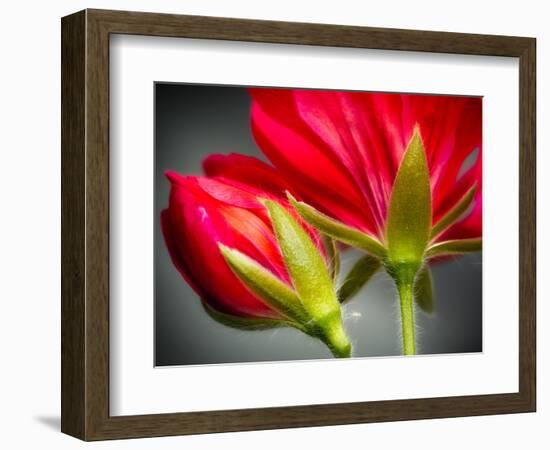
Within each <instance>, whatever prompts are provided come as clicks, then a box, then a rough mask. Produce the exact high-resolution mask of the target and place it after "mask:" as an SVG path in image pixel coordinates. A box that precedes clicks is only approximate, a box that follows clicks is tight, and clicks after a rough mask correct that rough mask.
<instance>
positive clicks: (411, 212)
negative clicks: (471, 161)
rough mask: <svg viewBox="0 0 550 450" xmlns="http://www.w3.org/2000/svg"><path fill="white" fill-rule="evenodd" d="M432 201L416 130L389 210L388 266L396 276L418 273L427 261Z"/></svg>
mask: <svg viewBox="0 0 550 450" xmlns="http://www.w3.org/2000/svg"><path fill="white" fill-rule="evenodd" d="M431 201H432V195H431V190H430V174H429V170H428V163H427V161H426V153H425V151H424V145H423V144H422V138H421V137H420V132H419V130H418V127H415V129H414V133H413V137H412V138H411V140H410V142H409V145H408V146H407V150H406V151H405V154H404V155H403V159H402V160H401V164H400V166H399V170H398V171H397V176H396V177H395V181H394V184H393V188H392V193H391V198H390V203H389V208H388V219H387V224H386V240H387V247H388V263H389V264H388V265H389V266H391V268H392V270H393V271H394V274H395V275H397V273H396V272H399V271H401V270H407V272H409V274H415V273H416V271H417V270H418V269H419V268H420V266H421V264H422V262H423V261H424V252H425V251H426V247H427V245H428V242H429V240H430V231H431V225H432V224H431V220H432V204H431ZM408 276H410V275H408Z"/></svg>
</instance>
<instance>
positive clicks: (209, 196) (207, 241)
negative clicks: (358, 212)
mask: <svg viewBox="0 0 550 450" xmlns="http://www.w3.org/2000/svg"><path fill="white" fill-rule="evenodd" d="M228 160H229V161H231V164H230V165H229V166H230V167H232V168H233V169H232V173H233V175H235V174H236V173H237V174H238V176H237V179H238V180H237V181H235V180H231V179H229V178H224V177H223V176H221V175H219V174H217V173H216V172H217V171H219V169H220V167H227V166H228V165H227V161H228ZM204 166H205V171H206V173H207V174H209V175H211V176H207V177H203V176H201V177H195V176H182V175H179V174H177V173H175V172H167V174H166V175H167V177H168V179H169V180H170V183H171V192H170V200H169V207H168V208H167V209H165V210H164V211H163V212H162V214H161V226H162V232H163V235H164V238H165V241H166V245H167V247H168V250H169V253H170V256H171V258H172V261H173V263H174V265H175V266H176V268H177V269H178V270H179V272H180V273H181V275H182V276H183V277H184V279H185V280H186V281H187V282H188V283H189V284H190V286H191V287H192V288H193V289H194V290H195V292H196V293H197V294H198V295H199V296H200V298H201V300H202V302H203V305H204V306H205V309H206V310H207V312H208V313H209V314H210V315H211V316H212V317H213V318H215V319H216V320H218V321H220V322H222V323H224V324H226V325H230V326H233V327H238V328H248V329H258V328H267V327H275V326H285V325H286V326H292V327H294V328H297V329H299V330H301V331H303V332H305V333H307V334H309V335H311V336H313V337H316V338H319V339H321V340H322V341H323V342H325V343H326V344H327V345H328V346H329V348H330V349H331V350H332V352H333V353H334V354H335V355H336V356H349V355H350V350H351V346H350V343H349V341H348V339H347V337H346V335H345V332H344V330H343V324H342V318H341V311H340V306H339V303H338V301H337V299H336V293H335V290H334V285H333V282H332V278H331V276H330V273H329V272H330V270H329V266H328V263H327V261H326V260H325V256H324V255H325V250H324V248H323V246H322V245H323V244H322V243H321V239H320V238H319V235H318V233H317V232H316V231H314V230H313V229H311V227H308V226H306V225H301V224H300V222H301V220H299V219H298V216H297V215H296V214H295V213H294V212H293V211H292V209H291V208H290V207H289V205H288V202H287V200H286V197H285V194H284V193H285V189H286V185H285V184H284V182H283V180H282V179H281V177H280V176H279V175H278V173H277V172H276V171H275V169H273V168H272V167H270V166H268V165H267V164H265V163H263V162H261V161H259V160H256V159H254V158H248V157H245V156H239V155H232V156H229V157H224V156H221V155H213V156H211V157H209V158H208V159H207V160H206V161H205V163H204ZM235 171H236V172H235ZM304 227H305V228H304ZM290 247H292V251H290ZM296 258H301V264H304V263H305V264H306V265H307V267H305V268H304V267H300V261H298V263H297V261H296Z"/></svg>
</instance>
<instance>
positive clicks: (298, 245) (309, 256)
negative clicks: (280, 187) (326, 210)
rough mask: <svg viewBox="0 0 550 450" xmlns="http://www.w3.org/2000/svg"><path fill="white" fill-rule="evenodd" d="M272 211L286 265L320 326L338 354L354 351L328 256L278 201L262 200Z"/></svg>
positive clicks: (298, 290)
mask: <svg viewBox="0 0 550 450" xmlns="http://www.w3.org/2000/svg"><path fill="white" fill-rule="evenodd" d="M262 202H263V204H264V205H265V207H266V208H267V210H268V212H269V216H270V218H271V223H272V225H273V230H274V231H275V236H276V238H277V242H278V244H279V247H280V249H281V253H282V255H283V259H284V261H285V265H286V268H287V270H288V273H289V275H290V278H291V280H292V284H293V285H294V289H295V290H296V293H297V294H298V297H299V298H300V300H301V302H302V305H303V307H304V309H305V310H306V311H307V312H308V314H309V315H310V317H311V318H312V319H313V322H314V324H315V326H316V327H319V329H320V330H322V332H323V335H322V336H319V337H320V338H321V339H324V340H325V343H327V345H328V346H329V347H330V349H331V350H332V352H333V353H334V355H335V356H340V357H347V356H349V355H350V351H351V344H350V342H349V340H348V338H347V336H346V334H345V332H344V329H343V322H342V315H341V310H340V303H339V302H338V300H337V298H336V291H335V288H334V283H333V281H332V278H331V276H330V273H329V269H328V268H327V266H326V264H325V260H324V258H323V256H322V255H321V253H320V252H319V250H318V249H317V247H316V245H315V244H314V243H313V241H312V240H311V238H310V236H309V235H308V233H307V232H306V231H305V230H304V229H303V228H302V226H301V225H300V224H299V223H298V222H297V221H296V220H295V219H294V218H293V217H292V216H291V215H290V214H289V213H288V212H287V211H286V210H285V209H284V208H283V207H282V206H280V205H279V204H278V203H275V202H273V201H271V200H262Z"/></svg>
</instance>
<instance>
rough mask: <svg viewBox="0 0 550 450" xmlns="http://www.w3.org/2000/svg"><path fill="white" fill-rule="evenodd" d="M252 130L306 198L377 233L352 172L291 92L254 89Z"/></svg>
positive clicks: (332, 214)
mask: <svg viewBox="0 0 550 450" xmlns="http://www.w3.org/2000/svg"><path fill="white" fill-rule="evenodd" d="M251 93H252V96H253V105H252V131H253V134H254V137H255V139H256V142H257V143H258V145H259V147H260V148H261V149H262V151H263V152H264V154H265V155H266V156H267V157H268V158H269V159H270V160H271V162H272V163H273V164H274V165H275V166H276V167H277V169H279V170H280V171H281V172H282V173H283V175H284V176H285V178H286V179H287V180H288V182H289V183H290V184H291V186H292V188H293V189H294V190H295V191H297V192H299V194H300V195H301V196H302V197H303V199H304V200H305V201H306V202H308V203H310V204H312V205H313V206H315V207H316V208H319V209H320V210H321V211H323V212H325V213H327V214H329V215H331V216H332V217H335V218H337V219H339V220H342V221H344V222H345V223H348V224H349V225H351V226H355V227H356V228H359V229H361V230H364V231H370V232H372V233H374V234H376V233H378V232H379V229H378V228H377V226H376V224H375V222H374V219H373V217H372V215H371V214H370V212H369V211H370V210H369V208H368V206H367V204H366V202H365V199H364V198H363V196H362V195H361V192H360V191H359V190H358V189H357V187H356V186H355V185H354V184H353V181H352V180H351V179H350V177H349V173H348V172H347V170H346V168H345V167H344V166H343V165H342V163H341V162H339V161H338V160H337V158H336V157H335V156H334V155H331V154H330V152H327V150H326V145H325V144H324V143H323V142H322V140H320V139H319V138H318V137H316V135H315V134H314V133H313V132H312V131H311V130H310V129H309V128H308V127H307V125H306V124H305V123H304V121H303V120H302V119H301V118H300V117H299V115H298V114H297V112H296V110H295V105H294V103H293V102H294V100H293V98H292V96H291V93H289V92H288V91H285V90H270V89H254V90H251Z"/></svg>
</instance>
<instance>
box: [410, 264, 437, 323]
mask: <svg viewBox="0 0 550 450" xmlns="http://www.w3.org/2000/svg"><path fill="white" fill-rule="evenodd" d="M414 301H415V302H416V304H417V306H418V307H419V308H420V309H421V310H422V311H424V312H425V313H427V314H431V313H432V312H433V311H434V295H433V280H432V271H431V270H430V266H429V265H428V264H424V266H422V268H421V269H420V270H419V271H418V274H417V275H416V279H415V281H414Z"/></svg>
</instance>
